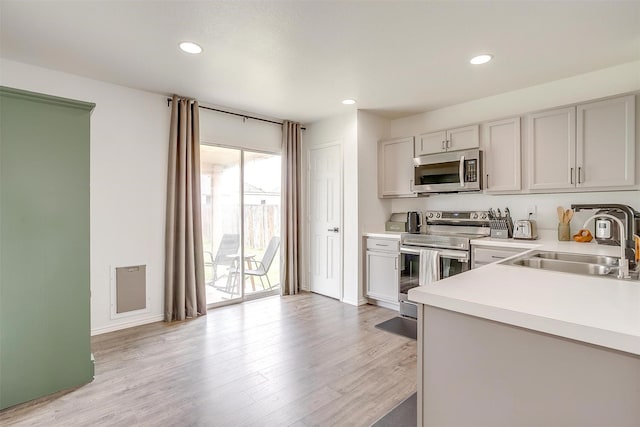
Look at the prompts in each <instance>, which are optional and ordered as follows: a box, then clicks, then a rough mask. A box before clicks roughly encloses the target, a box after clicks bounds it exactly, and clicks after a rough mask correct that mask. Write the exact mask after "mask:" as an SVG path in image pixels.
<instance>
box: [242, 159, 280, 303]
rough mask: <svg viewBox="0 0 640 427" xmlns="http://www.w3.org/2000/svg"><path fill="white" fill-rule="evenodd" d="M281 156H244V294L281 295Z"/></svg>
mask: <svg viewBox="0 0 640 427" xmlns="http://www.w3.org/2000/svg"><path fill="white" fill-rule="evenodd" d="M280 168H281V165H280V155H276V154H268V153H259V152H254V151H245V152H244V264H245V274H244V281H243V283H244V292H245V295H247V296H250V295H251V296H264V295H270V294H278V293H280V186H281V183H280Z"/></svg>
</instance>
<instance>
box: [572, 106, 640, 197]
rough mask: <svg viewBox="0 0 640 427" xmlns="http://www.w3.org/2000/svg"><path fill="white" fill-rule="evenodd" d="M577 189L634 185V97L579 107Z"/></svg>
mask: <svg viewBox="0 0 640 427" xmlns="http://www.w3.org/2000/svg"><path fill="white" fill-rule="evenodd" d="M576 166H577V172H576V179H575V182H576V186H577V187H584V188H589V187H622V186H631V185H634V184H635V97H634V96H633V95H630V96H625V97H622V98H615V99H608V100H605V101H599V102H592V103H589V104H582V105H578V107H577V146H576Z"/></svg>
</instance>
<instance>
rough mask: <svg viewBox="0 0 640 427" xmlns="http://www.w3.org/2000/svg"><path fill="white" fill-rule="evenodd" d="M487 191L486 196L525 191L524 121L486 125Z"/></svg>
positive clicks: (484, 140) (483, 147)
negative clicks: (522, 135) (521, 126)
mask: <svg viewBox="0 0 640 427" xmlns="http://www.w3.org/2000/svg"><path fill="white" fill-rule="evenodd" d="M483 131H484V138H483V141H482V150H483V152H484V167H485V176H484V180H485V181H484V188H485V192H486V193H493V192H503V191H517V190H520V189H521V188H522V179H521V169H522V167H521V166H522V165H521V155H520V142H521V141H520V140H521V138H520V117H515V118H512V119H506V120H498V121H494V122H488V123H486V124H484V125H483Z"/></svg>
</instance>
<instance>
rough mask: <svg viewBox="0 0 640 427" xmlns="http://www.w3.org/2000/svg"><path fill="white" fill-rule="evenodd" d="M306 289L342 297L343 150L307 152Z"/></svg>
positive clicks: (337, 146)
mask: <svg viewBox="0 0 640 427" xmlns="http://www.w3.org/2000/svg"><path fill="white" fill-rule="evenodd" d="M309 264H310V265H309V267H310V273H309V282H310V284H309V286H310V290H311V292H316V293H319V294H322V295H326V296H329V297H332V298H337V299H341V297H342V150H341V146H340V145H339V144H335V145H329V146H323V147H319V148H312V149H310V150H309Z"/></svg>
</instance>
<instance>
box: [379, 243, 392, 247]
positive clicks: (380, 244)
mask: <svg viewBox="0 0 640 427" xmlns="http://www.w3.org/2000/svg"><path fill="white" fill-rule="evenodd" d="M376 246H385V247H386V246H389V245H386V244H382V243H376Z"/></svg>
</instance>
